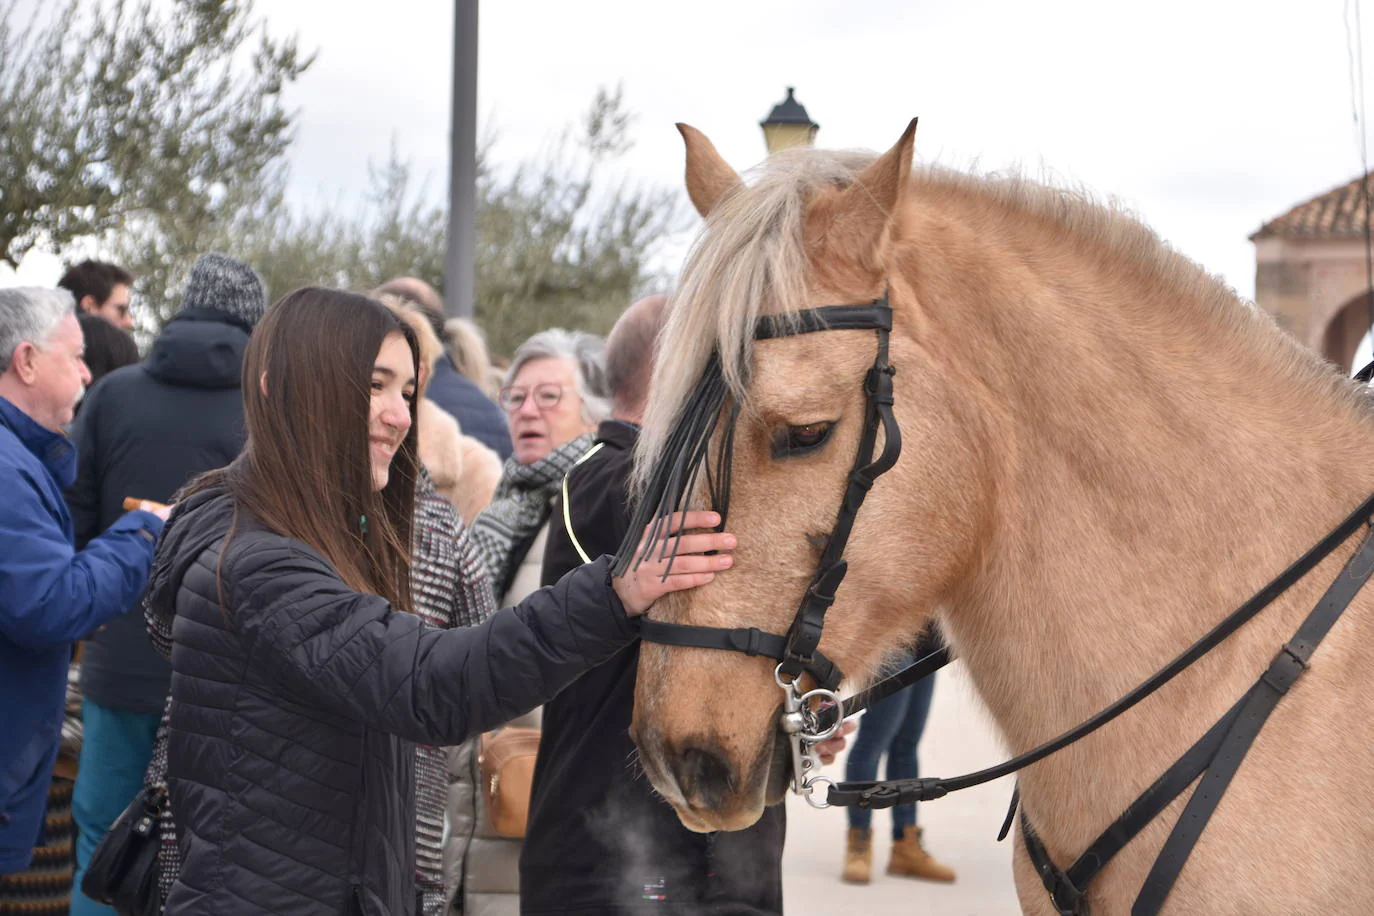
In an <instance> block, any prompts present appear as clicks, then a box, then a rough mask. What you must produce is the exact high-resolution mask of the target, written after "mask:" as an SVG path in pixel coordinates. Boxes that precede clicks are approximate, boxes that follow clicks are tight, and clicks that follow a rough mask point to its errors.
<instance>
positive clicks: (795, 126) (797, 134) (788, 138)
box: [759, 86, 821, 156]
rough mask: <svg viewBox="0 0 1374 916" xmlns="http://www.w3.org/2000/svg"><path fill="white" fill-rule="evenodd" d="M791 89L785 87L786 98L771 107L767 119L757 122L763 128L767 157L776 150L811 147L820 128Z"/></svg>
mask: <svg viewBox="0 0 1374 916" xmlns="http://www.w3.org/2000/svg"><path fill="white" fill-rule="evenodd" d="M793 92H794V89H793V87H791V86H788V87H787V98H785V99H783V100H782V101H781V102H779V103H778V104H776V105H774V106H773V110H772V111H771V112H769V113H768V117H766V118H764V119H763V120H762V121H760V122H759V127H762V128H763V142H764V143H765V144H766V145H767V146H768V155H770V156H771V155H773V154H774V153H776V152H777V151H778V150H784V149H791V148H792V147H794V146H811V145H812V144H813V143H815V142H816V131H818V130H820V129H821V126H820V125H819V124H817V123H816V122H814V121H812V120H811V118H810V117H809V116H808V115H807V113H806V109H805V108H803V107H802V104H801V102H798V101H797V99H796V97H795V96H794V95H793V94H792V93H793Z"/></svg>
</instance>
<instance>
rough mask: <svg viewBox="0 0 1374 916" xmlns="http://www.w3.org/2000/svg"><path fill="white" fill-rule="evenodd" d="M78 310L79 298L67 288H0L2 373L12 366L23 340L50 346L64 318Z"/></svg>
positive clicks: (0, 362)
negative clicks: (74, 296) (77, 301)
mask: <svg viewBox="0 0 1374 916" xmlns="http://www.w3.org/2000/svg"><path fill="white" fill-rule="evenodd" d="M75 313H76V300H75V299H73V298H72V294H71V293H69V292H67V291H66V290H65V289H46V288H44V287H41V286H16V287H13V288H11V289H0V372H5V371H6V370H8V369H9V367H10V360H11V359H12V358H13V357H14V351H15V348H16V347H18V346H19V345H20V344H21V343H24V342H25V341H27V342H29V343H31V344H33V345H34V346H36V347H39V348H45V347H47V345H48V341H50V340H51V339H52V336H53V334H54V333H56V332H57V326H58V325H59V324H61V323H62V319H63V318H66V317H67V316H68V315H73V314H75Z"/></svg>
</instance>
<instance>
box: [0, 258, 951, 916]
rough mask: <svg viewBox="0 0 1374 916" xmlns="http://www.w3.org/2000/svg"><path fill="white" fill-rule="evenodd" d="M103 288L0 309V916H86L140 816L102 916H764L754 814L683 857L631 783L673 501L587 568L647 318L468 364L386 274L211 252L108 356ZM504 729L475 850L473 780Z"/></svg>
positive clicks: (74, 279)
mask: <svg viewBox="0 0 1374 916" xmlns="http://www.w3.org/2000/svg"><path fill="white" fill-rule="evenodd" d="M135 285H136V279H135V278H134V277H133V276H131V275H130V274H129V273H128V272H127V271H125V270H123V269H122V268H120V267H118V266H116V265H113V264H108V263H103V262H99V261H85V262H82V263H79V264H76V265H74V266H72V267H71V268H70V269H69V270H68V271H67V273H66V274H65V275H64V276H63V278H62V280H61V281H60V282H59V284H58V287H57V288H56V289H45V288H33V287H30V288H14V289H5V290H0V480H3V482H4V487H3V488H4V493H5V497H4V499H3V500H0V543H3V544H5V545H6V546H5V548H4V550H3V551H0V691H2V693H0V695H2V696H3V698H4V703H3V707H0V734H3V735H5V736H6V740H5V741H4V742H0V914H5V913H28V914H49V913H52V914H56V913H66V912H70V913H72V914H82V916H87V914H97V913H100V914H109V913H113V912H115V910H114V909H112V908H111V907H110V906H108V905H107V902H108V901H109V900H110V899H111V895H110V893H109V892H108V885H109V882H110V874H109V865H108V862H109V854H108V853H107V850H108V849H110V848H112V846H113V844H116V843H124V842H133V841H132V840H130V839H129V837H128V833H127V831H123V830H120V829H118V827H117V825H121V824H125V823H126V822H127V820H128V819H129V818H130V817H131V816H134V815H139V814H148V815H149V816H150V817H152V818H154V819H155V820H156V823H157V829H156V830H155V832H154V837H153V839H152V841H151V842H152V843H153V844H154V846H155V848H156V854H155V856H154V857H153V858H152V859H150V860H149V861H151V862H152V865H151V866H149V875H150V877H149V878H148V880H147V882H146V883H145V884H144V885H142V886H141V889H140V890H139V892H138V895H137V896H138V899H139V901H140V902H139V903H138V904H137V905H134V906H133V909H130V907H131V904H129V903H128V900H127V899H124V901H123V902H122V903H121V907H120V910H119V911H120V912H130V911H134V910H137V911H138V912H145V913H156V912H167V913H172V914H193V913H207V914H209V913H214V914H239V913H243V914H249V913H255V914H256V913H288V914H294V913H301V914H315V913H357V914H409V913H417V914H425V916H437V914H456V913H462V914H469V916H503V914H516V913H526V914H532V916H555V914H607V913H610V914H614V913H638V912H644V911H646V910H648V909H653V910H655V911H664V912H680V913H720V914H726V913H741V914H764V913H780V912H781V911H782V870H781V863H782V850H783V842H784V836H785V811H784V809H783V807H782V806H778V807H776V808H773V809H770V810H769V812H768V813H767V814H766V815H765V816H764V818H763V819H762V820H761V821H760V822H759V823H758V824H756V825H755V826H753V827H751V828H749V829H748V830H745V831H741V832H739V833H733V834H720V835H702V834H695V833H692V832H690V831H688V830H687V829H686V828H684V827H683V826H682V825H681V824H680V823H679V822H678V820H677V818H676V816H675V815H674V814H673V812H672V810H671V809H670V808H669V807H668V806H667V804H666V803H664V802H663V801H662V800H661V799H660V798H659V797H658V796H657V795H655V794H654V792H653V791H652V789H651V787H650V786H649V785H648V783H647V781H646V780H645V779H644V777H643V775H642V774H640V773H638V772H637V771H636V768H635V766H634V764H633V760H634V749H633V745H632V743H631V741H630V738H629V734H628V727H629V722H630V716H631V713H632V707H633V692H634V682H635V678H636V674H637V668H638V642H637V626H638V621H637V617H638V615H640V614H642V613H643V612H644V611H645V610H646V609H647V608H648V607H649V605H650V604H652V602H653V601H654V600H656V599H657V598H658V597H660V596H662V595H663V594H666V593H668V592H671V591H676V590H680V589H686V588H693V587H697V586H700V585H702V584H705V583H706V582H709V581H711V579H712V578H713V577H714V576H715V575H717V574H721V573H724V574H727V575H728V569H729V566H730V564H731V562H732V559H731V550H732V549H733V547H734V544H735V539H734V536H733V535H731V534H729V533H727V532H718V531H713V530H712V529H715V528H717V527H718V526H719V518H718V517H717V516H715V515H714V514H713V513H708V512H691V513H686V514H685V515H684V516H683V517H681V518H679V519H677V520H676V523H675V524H676V526H678V527H686V528H692V529H703V530H705V531H707V532H709V533H697V534H692V535H689V536H686V537H684V538H683V539H682V542H681V545H680V548H679V550H678V557H677V559H676V561H675V562H674V564H673V565H672V567H671V570H670V571H669V572H670V574H668V575H667V576H666V577H665V575H664V564H663V563H662V562H661V561H657V560H654V559H653V558H652V555H650V554H646V557H650V559H649V560H647V561H646V562H644V563H642V564H640V565H639V566H638V567H637V568H636V569H635V570H634V571H633V572H631V573H628V574H627V575H626V576H625V577H624V578H612V577H611V576H610V574H609V570H608V566H607V561H606V560H605V558H604V556H605V555H606V554H613V553H614V552H615V550H616V549H617V547H618V546H619V544H620V543H621V542H622V540H623V539H624V538H625V537H626V535H627V534H628V533H629V532H628V527H629V520H630V515H631V513H630V508H629V505H628V500H629V495H628V490H627V486H626V482H627V478H628V474H629V469H630V463H631V454H632V451H633V448H634V443H635V438H636V435H637V433H638V424H639V421H640V416H641V414H642V412H643V409H644V405H645V403H646V401H647V397H648V391H649V386H650V381H651V378H652V369H653V360H654V357H655V353H656V348H655V345H654V344H655V340H656V339H657V337H658V334H659V331H660V329H661V328H662V326H663V324H664V321H665V320H666V316H667V313H668V300H667V298H666V297H664V296H651V297H649V298H647V299H644V300H641V301H639V302H636V303H634V304H632V305H630V306H629V307H628V308H627V309H626V310H625V312H624V313H623V315H622V316H621V318H620V320H619V322H618V323H617V324H616V326H615V328H614V329H613V330H612V332H611V334H610V335H609V336H608V338H607V339H606V340H602V339H601V338H599V337H597V336H595V335H592V334H589V333H586V332H584V331H578V330H565V329H557V328H555V329H549V330H546V331H542V332H540V333H538V334H535V335H534V336H533V337H531V338H530V339H529V340H527V341H525V342H524V343H523V344H522V345H521V346H520V347H519V348H518V349H517V350H516V351H515V353H514V354H513V355H512V358H511V360H510V362H509V364H508V365H507V366H505V367H504V368H498V367H495V366H494V363H493V360H492V358H491V356H490V355H489V354H488V353H487V352H486V349H485V345H484V343H483V341H482V338H481V334H480V331H478V330H477V329H476V327H475V326H474V325H472V324H471V323H470V322H465V321H461V320H456V319H450V318H448V317H446V315H445V311H444V303H443V300H442V298H441V297H440V296H439V294H438V293H437V292H436V291H435V290H434V289H433V288H432V287H430V286H429V285H428V284H426V283H424V282H422V281H420V280H417V279H415V278H409V277H404V278H395V279H391V280H387V281H386V282H383V283H381V284H380V285H379V286H377V287H376V288H375V289H373V290H371V291H369V292H367V293H365V294H363V293H351V292H345V291H341V290H333V289H325V288H305V289H300V290H297V291H295V292H292V293H290V294H288V295H286V296H285V297H283V298H282V299H281V300H279V301H278V302H276V303H275V304H273V305H271V306H270V307H269V305H268V295H267V291H266V289H265V287H264V284H263V282H262V280H261V278H260V277H259V276H258V275H257V274H256V273H255V272H254V270H253V269H252V267H251V266H250V265H248V264H245V263H243V262H241V261H238V260H235V259H233V258H229V257H226V256H224V255H219V254H206V255H205V256H203V257H202V258H200V259H199V260H198V261H197V262H196V263H195V264H194V266H193V267H192V269H191V271H190V273H189V278H188V281H187V283H186V286H185V289H184V292H183V295H182V301H181V306H180V308H179V310H178V311H177V313H176V314H175V316H174V317H173V318H172V319H171V320H170V321H169V322H168V323H167V324H166V325H165V327H163V328H162V329H161V331H160V333H159V334H158V335H157V337H156V339H154V340H153V341H152V343H151V346H150V347H149V348H148V350H147V352H146V354H144V355H143V356H142V357H141V358H140V353H139V351H138V347H137V346H135V343H134V340H133V338H132V337H131V336H130V331H131V329H132V328H133V324H134V322H133V314H132V311H131V309H132V308H133V307H134V300H133V292H134V288H135ZM646 549H648V548H646ZM498 608H501V610H498ZM398 612H399V613H398ZM915 690H916V693H912V694H910V695H909V696H905V695H904V696H902V697H898V698H894V700H892V701H888V702H889V703H899V705H900V709H898V708H896V705H894V707H893V708H892V709H883V708H882V704H880V705H879V706H877V707H875V708H874V709H873V710H872V711H871V712H870V713H869V714H868V715H867V716H866V717H865V720H864V722H865V724H864V727H863V728H862V729H861V730H860V733H859V737H858V739H857V740H858V744H857V745H856V747H855V748H854V751H853V752H851V755H850V762H849V766H850V775H851V777H852V778H863V777H864V775H865V774H866V773H868V771H870V770H873V771H876V768H877V762H878V757H879V756H880V755H881V754H883V753H887V754H888V755H889V764H888V767H889V769H888V772H889V775H890V776H907V775H912V774H913V773H914V769H915V749H916V742H917V741H918V740H919V737H920V731H921V726H922V723H923V721H924V717H925V711H926V709H928V707H929V703H930V694H929V687H928V685H927V686H925V687H922V686H919V685H918V687H917V688H915ZM541 707H542V711H541ZM520 728H537V729H540V731H539V732H538V733H537V734H538V738H537V752H535V753H534V755H533V756H534V764H533V773H532V777H530V779H529V783H530V784H529V786H528V788H527V789H524V793H525V794H524V796H523V797H524V799H525V801H526V802H527V803H528V814H527V816H525V815H524V812H523V811H521V818H522V820H521V824H522V826H521V829H516V830H512V829H510V827H509V824H508V823H507V822H508V821H509V817H508V813H507V812H502V813H501V816H497V812H496V811H494V810H493V808H494V807H495V806H497V805H498V804H504V802H502V801H498V799H497V797H496V796H495V795H494V794H493V793H494V792H495V790H496V782H497V780H496V778H495V777H493V776H492V775H490V774H489V773H488V772H486V771H485V770H484V766H490V764H491V760H490V759H489V758H490V757H491V756H492V754H491V753H490V752H488V750H487V749H488V748H489V747H494V746H495V742H494V737H493V736H499V735H500V734H503V733H504V734H514V733H515V732H514V730H515V729H520ZM507 729H509V730H511V731H509V732H505V731H504V730H507ZM489 742H490V743H489ZM844 743H845V739H844V738H843V737H842V736H841V737H837V738H835V739H832V740H831V741H829V742H826V743H825V744H824V745H822V746H821V747H820V748H819V750H820V752H821V754H822V757H823V759H825V760H827V761H830V760H833V758H834V755H835V754H836V753H838V752H839V751H840V750H841V749H842V748H843V746H844ZM856 767H858V769H857V770H856V769H855V768H856ZM503 772H505V771H503ZM869 775H870V776H871V774H869ZM508 778H509V777H508ZM509 788H510V787H509V786H507V789H509ZM866 813H867V812H864V814H866ZM112 828H116V829H113V830H112ZM851 828H852V829H851V831H850V834H849V838H848V845H847V847H846V852H845V856H846V857H845V860H844V864H843V870H842V877H843V878H844V879H845V880H848V881H854V882H866V881H868V880H869V879H870V874H869V868H870V865H871V854H872V853H871V832H870V825H869V823H868V822H867V820H866V818H860V819H859V820H857V821H856V820H851ZM894 836H895V845H894V849H893V855H892V859H891V863H890V865H889V871H890V872H891V873H893V874H903V875H909V876H912V877H920V878H926V879H931V880H938V881H950V880H953V879H954V873H953V871H952V870H951V869H949V868H948V867H946V866H944V865H943V864H941V863H939V862H937V861H935V860H934V858H933V857H931V856H930V855H929V854H928V853H926V851H925V849H924V847H923V846H922V840H921V834H920V832H919V828H917V827H916V825H915V815H914V810H912V811H902V810H899V811H898V813H897V815H896V816H895V818H894ZM102 844H104V846H102ZM126 864H127V863H126Z"/></svg>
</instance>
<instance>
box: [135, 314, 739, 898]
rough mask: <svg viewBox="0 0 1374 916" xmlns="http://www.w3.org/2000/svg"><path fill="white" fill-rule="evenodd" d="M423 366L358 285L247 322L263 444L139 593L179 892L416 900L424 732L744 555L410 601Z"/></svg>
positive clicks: (475, 708) (173, 537)
mask: <svg viewBox="0 0 1374 916" xmlns="http://www.w3.org/2000/svg"><path fill="white" fill-rule="evenodd" d="M416 377H417V350H416V344H415V339H414V335H413V332H411V331H410V329H409V328H408V327H407V326H406V325H405V324H404V323H403V322H401V321H399V320H398V319H397V318H396V317H395V316H393V315H392V314H391V313H390V312H388V311H387V310H386V309H385V308H384V307H383V306H382V305H381V304H379V303H377V302H375V301H373V300H371V299H368V298H366V297H364V296H357V295H353V294H350V293H343V292H339V291H335V290H323V289H304V290H298V291H296V292H295V293H292V294H290V295H288V296H287V297H285V298H284V299H283V300H282V301H281V302H279V303H278V304H277V305H276V306H274V307H273V308H272V309H271V310H270V311H269V312H268V314H267V316H266V317H265V318H264V319H263V321H262V323H261V324H259V326H258V328H257V330H256V331H255V333H254V335H253V340H252V343H251V344H250V346H249V349H248V352H247V355H246V358H245V363H244V386H243V391H244V401H245V418H246V424H247V430H248V444H247V445H246V446H245V448H244V451H243V453H242V455H240V457H239V458H238V459H237V460H236V461H235V462H234V463H233V464H231V465H230V466H229V467H227V468H225V469H223V470H221V471H217V472H214V473H212V474H209V475H206V476H204V477H202V478H200V479H199V480H198V481H196V483H195V484H193V485H192V486H191V487H190V488H189V489H188V491H187V492H186V493H185V494H184V495H183V497H182V499H181V501H180V503H179V504H178V507H177V510H176V512H175V514H174V515H173V517H172V520H171V523H170V524H169V526H168V528H167V531H166V532H164V537H163V541H162V544H161V547H160V549H159V552H158V559H157V562H156V565H155V568H154V572H153V581H152V585H151V587H150V590H149V594H148V598H147V606H148V612H149V615H150V617H151V618H152V619H153V621H154V624H155V625H159V626H161V627H164V628H166V627H170V632H171V636H172V647H171V652H172V666H173V678H172V705H171V714H170V730H169V743H168V786H169V791H170V797H171V806H172V813H173V817H174V819H175V822H176V824H177V828H178V844H177V845H178V850H179V852H180V854H181V856H180V857H181V860H182V865H181V869H180V872H179V874H178V877H177V879H176V882H175V884H174V885H173V886H172V888H171V891H170V894H169V896H168V899H167V911H168V912H172V913H177V914H194V913H212V912H213V913H215V914H238V913H245V914H246V913H276V914H297V913H299V914H316V913H360V914H362V913H365V914H411V913H415V912H417V909H418V905H419V904H418V901H417V899H416V890H415V887H416V886H415V842H414V836H415V827H414V825H415V821H414V818H415V802H414V796H415V785H414V757H415V751H414V743H415V742H423V743H427V744H442V745H450V744H457V743H459V742H461V741H462V740H463V739H464V738H466V737H467V736H468V735H470V734H473V733H475V732H478V731H481V730H483V729H487V728H491V727H492V726H495V725H497V724H499V723H501V722H505V721H508V720H509V719H511V718H513V717H515V716H516V715H519V714H520V713H522V712H525V711H527V710H529V709H531V708H533V707H534V706H536V705H538V704H539V703H542V702H544V701H546V700H548V699H550V698H551V697H552V696H553V695H554V694H555V693H557V692H558V690H559V689H561V688H562V687H563V686H564V685H565V684H567V683H568V682H570V681H571V680H573V679H574V678H576V677H577V676H579V675H580V674H582V673H583V672H584V671H586V670H587V669H588V668H590V667H592V666H594V665H596V664H598V663H599V662H601V661H603V660H604V659H606V658H608V657H609V656H610V655H612V654H614V653H615V652H616V651H618V650H619V649H620V648H621V647H623V646H624V645H626V644H627V643H629V642H630V641H632V640H633V639H634V637H635V635H636V631H637V622H636V620H635V616H637V615H638V614H642V613H643V612H644V611H645V610H646V609H647V608H648V606H649V605H650V604H651V603H652V602H653V601H654V600H655V599H657V598H658V597H659V596H661V595H663V594H666V593H667V592H670V591H677V590H681V589H685V588H692V587H695V586H697V585H702V584H705V583H706V582H708V581H710V580H711V579H712V578H713V576H714V573H715V572H717V571H720V570H723V569H726V568H728V567H729V565H730V563H731V558H730V556H729V553H728V551H729V550H730V549H732V548H733V547H734V539H733V537H731V536H730V535H728V534H723V533H697V534H692V535H688V536H685V537H684V538H683V539H682V541H681V545H680V548H679V551H678V556H677V558H676V559H675V560H674V562H673V564H672V566H671V569H669V568H668V567H667V564H666V562H665V561H664V560H661V559H658V557H659V554H658V553H648V552H646V554H645V562H644V563H643V564H642V565H641V566H640V567H639V568H638V569H637V570H636V571H635V572H633V573H631V574H628V575H627V576H625V577H624V578H619V579H612V578H611V577H610V575H609V570H608V566H607V564H606V562H605V560H604V559H603V560H599V561H597V562H595V563H591V564H588V565H587V566H584V567H582V568H581V569H579V570H576V571H574V572H573V573H570V574H569V575H568V576H567V577H565V578H564V579H563V580H562V581H561V582H559V583H558V584H557V585H555V586H553V587H551V588H548V589H543V590H540V591H538V592H536V593H534V594H533V595H531V596H530V597H529V598H527V599H526V600H525V601H523V602H521V603H520V604H519V605H518V606H516V607H514V608H510V609H506V610H502V611H500V612H498V613H496V614H494V615H492V616H491V618H489V619H488V620H487V621H486V622H484V623H482V624H481V625H479V626H475V627H471V628H463V629H451V630H439V629H433V628H430V627H427V626H425V625H424V623H423V622H422V621H421V620H420V618H418V617H417V616H415V615H413V614H408V613H397V610H403V609H408V608H409V607H410V606H411V596H410V574H409V572H410V571H409V559H408V557H409V547H410V544H411V528H412V514H413V511H414V499H415V483H416V474H417V459H416V446H415V442H416V431H415V423H414V418H415V406H414V393H415V385H416ZM678 521H679V523H680V525H681V526H682V527H687V528H704V529H709V528H712V527H714V526H715V525H717V524H719V518H718V516H715V515H714V514H713V513H707V512H692V513H686V514H685V516H684V517H682V518H681V519H679V520H678ZM647 549H649V548H646V551H647ZM716 552H719V553H716Z"/></svg>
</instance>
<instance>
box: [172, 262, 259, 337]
mask: <svg viewBox="0 0 1374 916" xmlns="http://www.w3.org/2000/svg"><path fill="white" fill-rule="evenodd" d="M191 309H211V310H213V311H216V312H221V313H223V314H225V315H228V316H229V317H231V318H234V319H237V321H236V323H237V324H242V325H244V326H245V327H247V328H248V329H249V330H252V328H253V326H254V325H256V324H257V323H258V320H259V319H261V318H262V314H263V312H265V311H267V287H266V286H264V285H263V282H262V278H261V277H259V276H258V275H257V272H256V271H254V270H253V268H251V267H249V266H248V265H247V264H245V263H243V262H242V261H237V260H235V259H233V258H231V257H228V256H226V255H222V254H207V255H202V256H201V258H200V260H199V261H196V265H195V266H194V267H192V268H191V278H190V279H189V280H187V281H186V295H185V296H183V297H182V300H181V310H182V311H183V312H185V311H189V310H191Z"/></svg>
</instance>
